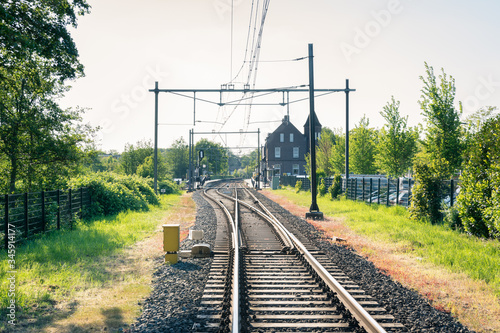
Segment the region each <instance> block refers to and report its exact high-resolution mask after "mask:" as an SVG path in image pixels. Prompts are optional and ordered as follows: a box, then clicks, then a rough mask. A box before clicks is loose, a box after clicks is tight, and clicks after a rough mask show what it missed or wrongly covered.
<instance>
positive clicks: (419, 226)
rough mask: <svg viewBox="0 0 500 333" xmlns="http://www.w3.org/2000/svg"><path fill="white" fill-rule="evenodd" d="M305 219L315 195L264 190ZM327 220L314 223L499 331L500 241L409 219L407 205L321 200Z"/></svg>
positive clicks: (472, 322) (471, 320)
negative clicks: (482, 238) (393, 205)
mask: <svg viewBox="0 0 500 333" xmlns="http://www.w3.org/2000/svg"><path fill="white" fill-rule="evenodd" d="M264 192H265V193H267V195H268V196H271V197H274V198H275V199H277V197H281V198H282V199H283V198H286V201H285V202H282V205H283V204H285V205H287V204H288V205H291V206H290V207H285V208H287V209H289V210H291V211H293V210H294V209H295V212H294V213H296V214H298V215H302V217H303V216H304V215H303V214H304V213H305V211H306V210H307V209H308V207H309V206H310V200H311V199H310V192H300V193H295V191H294V190H293V189H291V188H287V189H283V190H278V191H264ZM318 206H319V207H320V210H321V211H322V212H323V213H324V214H325V216H326V217H327V218H326V220H325V221H323V222H311V223H312V224H314V225H315V226H316V227H317V228H318V229H321V230H323V231H325V233H326V234H327V235H329V236H336V237H341V238H346V239H347V244H348V245H349V246H351V247H353V248H354V249H355V250H356V251H358V252H359V253H360V254H362V255H364V256H366V257H368V258H369V259H370V260H372V261H373V262H374V263H375V264H376V265H377V266H378V267H379V268H380V269H381V270H383V271H384V272H385V273H387V274H389V275H391V276H392V277H393V278H394V279H395V280H398V281H400V282H402V283H403V284H404V285H406V286H408V287H410V288H412V289H415V290H417V291H418V292H420V293H421V294H422V295H424V296H426V297H427V298H428V299H429V300H430V301H431V303H432V304H433V305H434V306H435V307H436V308H439V309H441V310H444V311H447V312H451V313H452V314H453V315H455V316H457V317H458V318H459V319H460V320H461V321H462V322H464V323H465V324H466V325H468V326H470V327H472V328H474V329H476V330H478V331H481V332H498V331H499V330H500V320H499V318H500V304H499V299H500V242H499V241H496V240H481V239H478V238H476V237H470V236H468V235H466V234H463V233H459V232H456V231H453V230H450V229H449V228H448V227H446V226H444V225H430V224H428V223H423V222H419V221H414V220H411V219H409V214H408V212H407V210H406V209H405V208H403V207H385V206H383V205H377V204H372V205H369V204H365V203H362V202H354V201H350V200H344V199H341V200H334V201H332V200H330V199H329V198H328V197H318Z"/></svg>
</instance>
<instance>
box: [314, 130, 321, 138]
mask: <svg viewBox="0 0 500 333" xmlns="http://www.w3.org/2000/svg"><path fill="white" fill-rule="evenodd" d="M314 137H315V139H316V140H319V139H321V132H315V133H314Z"/></svg>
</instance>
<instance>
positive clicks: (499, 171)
mask: <svg viewBox="0 0 500 333" xmlns="http://www.w3.org/2000/svg"><path fill="white" fill-rule="evenodd" d="M498 133H500V115H499V116H496V117H495V118H492V119H489V120H488V121H486V122H485V124H484V125H483V126H482V128H481V129H480V130H479V131H478V132H477V133H476V134H475V135H474V137H473V139H472V142H471V146H470V148H469V149H468V156H466V163H465V166H464V170H463V173H462V176H461V180H462V183H461V190H460V194H459V195H458V198H457V208H458V211H459V213H460V217H461V218H462V221H463V225H464V230H465V231H466V232H468V233H470V234H473V235H476V236H480V237H491V238H498V239H500V194H499V192H498V189H499V188H500V137H499V135H498Z"/></svg>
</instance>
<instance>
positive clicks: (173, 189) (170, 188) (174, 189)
mask: <svg viewBox="0 0 500 333" xmlns="http://www.w3.org/2000/svg"><path fill="white" fill-rule="evenodd" d="M158 188H159V189H160V190H162V189H164V190H165V192H160V193H161V194H174V193H179V192H180V190H181V187H180V185H177V184H176V183H175V182H173V181H171V180H162V181H159V182H158Z"/></svg>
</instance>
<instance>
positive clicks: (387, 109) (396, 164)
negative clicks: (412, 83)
mask: <svg viewBox="0 0 500 333" xmlns="http://www.w3.org/2000/svg"><path fill="white" fill-rule="evenodd" d="M399 105H400V102H399V101H396V100H395V99H394V96H393V97H391V102H388V103H387V105H386V106H384V108H383V110H382V111H381V112H380V114H381V115H382V117H384V119H385V121H386V124H385V125H384V127H383V128H382V129H381V130H380V132H379V138H378V140H379V141H378V143H379V144H378V147H379V148H378V152H377V155H376V156H375V161H376V165H377V167H378V168H379V170H380V171H381V172H382V173H385V174H387V175H388V176H392V177H400V176H402V175H403V174H404V173H405V172H406V171H407V170H408V169H409V168H410V167H411V165H412V164H413V156H414V155H415V153H416V151H417V139H418V131H417V129H415V128H408V125H407V121H408V117H401V115H400V113H399Z"/></svg>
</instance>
